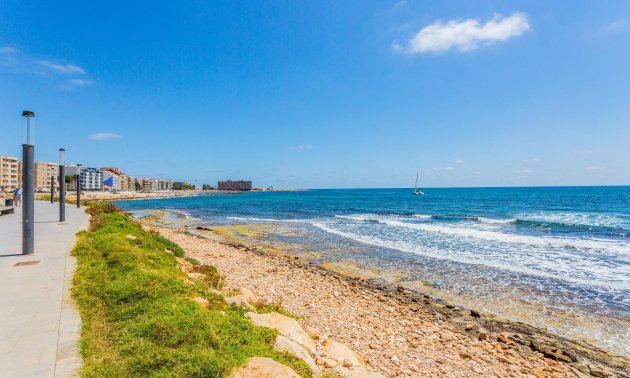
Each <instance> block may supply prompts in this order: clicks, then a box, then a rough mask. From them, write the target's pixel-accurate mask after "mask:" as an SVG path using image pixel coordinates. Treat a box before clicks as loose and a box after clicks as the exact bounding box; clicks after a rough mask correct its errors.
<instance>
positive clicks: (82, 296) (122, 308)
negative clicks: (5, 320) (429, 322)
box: [72, 203, 312, 377]
mask: <svg viewBox="0 0 630 378" xmlns="http://www.w3.org/2000/svg"><path fill="white" fill-rule="evenodd" d="M88 212H89V213H90V215H91V216H92V218H91V226H90V231H83V232H81V233H80V234H79V241H78V243H77V245H76V246H75V248H74V250H73V254H74V255H75V256H76V257H77V262H78V266H77V271H76V273H75V277H74V286H73V290H72V291H73V295H74V297H75V298H76V300H77V303H78V306H79V310H80V312H81V318H82V322H83V326H82V327H83V328H82V338H81V354H82V356H83V368H82V369H81V372H80V373H81V376H83V377H221V376H226V375H228V374H229V373H230V371H231V370H232V369H233V368H234V367H236V366H239V365H241V364H243V363H244V362H245V361H246V360H247V359H248V358H250V357H254V356H259V357H271V358H273V359H275V360H277V361H279V362H281V363H283V364H286V365H288V366H291V367H292V368H293V369H295V371H297V372H298V373H299V374H300V375H302V376H304V377H310V376H311V375H312V372H311V371H310V369H309V368H308V366H307V365H306V364H305V363H304V362H303V361H301V360H298V359H297V358H295V357H292V356H290V355H288V354H286V353H280V352H277V351H275V350H274V349H273V344H274V341H275V337H276V332H275V331H273V330H271V329H266V328H260V327H255V326H253V325H252V323H251V322H250V321H249V319H247V318H246V317H245V316H244V314H245V311H244V310H242V309H239V308H231V307H227V306H226V304H225V301H224V300H223V298H222V297H221V296H219V295H215V294H212V293H209V292H208V291H207V290H202V289H200V288H199V287H200V286H199V285H197V286H195V287H191V286H187V285H185V284H184V283H183V280H184V279H185V278H186V276H185V274H184V273H182V272H181V270H180V269H179V267H178V266H177V262H176V260H175V257H174V256H173V255H171V254H169V253H167V252H166V250H165V249H166V248H168V249H169V250H171V251H172V252H173V253H176V250H177V251H181V248H179V246H177V247H176V248H175V247H174V246H176V244H174V243H172V242H170V241H168V240H167V239H164V238H161V237H157V236H156V235H154V234H151V233H148V232H146V231H144V230H142V228H141V227H140V226H139V225H138V224H137V223H135V222H133V221H132V220H130V219H129V218H128V217H127V216H125V215H124V214H123V213H121V212H119V211H118V210H117V209H116V208H115V207H114V206H113V205H111V204H109V203H92V204H91V205H90V207H89V208H88ZM128 235H134V236H135V237H136V238H129V237H128ZM165 240H166V242H165ZM181 252H182V253H183V251H181ZM195 268H196V269H199V272H202V273H204V274H206V275H207V277H211V278H208V280H210V281H212V282H216V281H217V280H218V279H219V278H217V277H220V274H218V272H217V271H216V269H215V268H214V267H209V266H207V265H195ZM215 273H216V274H215ZM206 283H208V285H209V286H210V283H209V282H206ZM216 283H218V282H216ZM195 296H201V297H204V298H206V299H208V300H209V302H210V308H209V309H204V308H202V307H200V306H199V305H197V304H196V303H195V302H193V301H192V300H191V298H193V297H195Z"/></svg>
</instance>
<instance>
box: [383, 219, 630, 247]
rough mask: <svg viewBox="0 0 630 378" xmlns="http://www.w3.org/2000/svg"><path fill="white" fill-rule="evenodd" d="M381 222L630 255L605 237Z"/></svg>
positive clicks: (623, 244)
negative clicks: (560, 235) (515, 232)
mask: <svg viewBox="0 0 630 378" xmlns="http://www.w3.org/2000/svg"><path fill="white" fill-rule="evenodd" d="M379 222H381V223H384V224H386V225H388V226H392V227H405V228H410V229H414V230H418V231H424V232H437V233H442V234H448V235H453V236H459V237H467V238H476V239H483V240H489V241H497V242H502V243H518V244H529V245H536V246H542V247H549V246H551V247H558V248H567V247H568V248H580V249H584V248H586V249H595V250H601V251H609V252H614V253H616V254H620V255H628V256H630V244H629V243H624V242H614V241H605V240H603V239H588V240H586V239H575V238H560V237H538V236H528V235H517V234H508V233H505V232H498V231H487V230H478V229H475V228H468V227H466V228H465V227H453V226H446V225H443V224H427V223H407V222H401V221H399V220H393V219H383V220H380V221H379Z"/></svg>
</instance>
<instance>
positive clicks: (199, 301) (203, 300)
mask: <svg viewBox="0 0 630 378" xmlns="http://www.w3.org/2000/svg"><path fill="white" fill-rule="evenodd" d="M193 300H194V301H195V302H197V304H198V305H199V306H201V307H203V308H208V307H210V302H208V300H207V299H206V298H202V297H195V298H193Z"/></svg>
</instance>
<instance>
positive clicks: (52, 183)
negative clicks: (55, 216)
mask: <svg viewBox="0 0 630 378" xmlns="http://www.w3.org/2000/svg"><path fill="white" fill-rule="evenodd" d="M50 203H55V170H54V169H52V168H51V169H50Z"/></svg>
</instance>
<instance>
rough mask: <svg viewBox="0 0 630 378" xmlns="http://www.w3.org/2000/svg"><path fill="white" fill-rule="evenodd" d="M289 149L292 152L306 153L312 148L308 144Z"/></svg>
mask: <svg viewBox="0 0 630 378" xmlns="http://www.w3.org/2000/svg"><path fill="white" fill-rule="evenodd" d="M289 149H290V150H293V151H307V150H312V149H313V146H311V145H310V144H298V145H297V146H291V147H289Z"/></svg>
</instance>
